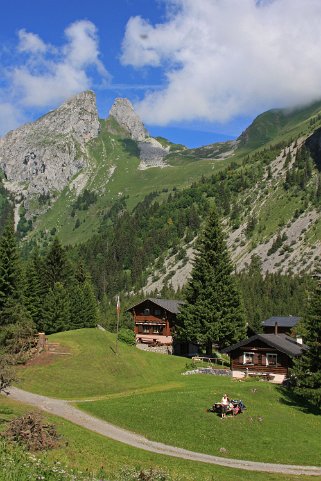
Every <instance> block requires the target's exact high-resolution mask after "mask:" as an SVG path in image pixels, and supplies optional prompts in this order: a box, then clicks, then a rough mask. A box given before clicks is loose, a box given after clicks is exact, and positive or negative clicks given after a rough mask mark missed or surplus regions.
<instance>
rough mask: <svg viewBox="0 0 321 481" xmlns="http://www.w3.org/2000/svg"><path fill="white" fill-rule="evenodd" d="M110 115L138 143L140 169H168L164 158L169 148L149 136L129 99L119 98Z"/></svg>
mask: <svg viewBox="0 0 321 481" xmlns="http://www.w3.org/2000/svg"><path fill="white" fill-rule="evenodd" d="M109 115H110V116H111V117H114V119H115V120H116V121H117V123H118V124H119V125H120V126H121V127H122V129H124V130H125V131H126V132H128V134H129V136H130V138H131V139H132V140H135V141H136V142H137V144H138V148H139V152H140V165H139V168H140V169H141V170H144V169H147V168H149V167H166V163H165V162H164V157H165V156H166V155H167V154H168V152H169V148H168V147H163V146H162V144H161V143H160V142H158V140H156V139H154V138H152V137H150V136H149V133H148V131H147V130H146V128H145V126H144V124H143V122H142V121H141V119H140V117H139V116H138V114H137V113H136V112H135V110H134V107H133V105H132V103H131V102H130V101H129V100H128V99H125V98H124V99H121V98H117V99H116V100H115V102H114V104H113V106H112V108H111V109H110V112H109Z"/></svg>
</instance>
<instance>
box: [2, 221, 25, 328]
mask: <svg viewBox="0 0 321 481" xmlns="http://www.w3.org/2000/svg"><path fill="white" fill-rule="evenodd" d="M22 289H23V280H22V272H21V266H20V259H19V252H18V246H17V240H16V236H15V232H14V224H13V219H12V218H10V219H9V220H8V221H7V224H6V227H5V229H4V232H3V234H2V237H1V239H0V313H1V311H4V309H5V308H8V304H9V303H10V305H12V304H13V303H18V302H20V300H21V299H22ZM5 317H6V316H1V319H0V324H6V323H7V322H6V319H5Z"/></svg>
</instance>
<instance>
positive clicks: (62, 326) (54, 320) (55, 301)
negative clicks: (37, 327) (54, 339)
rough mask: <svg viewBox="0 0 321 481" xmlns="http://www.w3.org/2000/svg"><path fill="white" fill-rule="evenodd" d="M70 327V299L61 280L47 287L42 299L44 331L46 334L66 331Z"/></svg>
mask: <svg viewBox="0 0 321 481" xmlns="http://www.w3.org/2000/svg"><path fill="white" fill-rule="evenodd" d="M69 328H70V301H69V296H68V292H67V290H66V289H65V287H64V286H63V284H62V283H61V282H56V283H55V284H54V286H53V287H52V288H51V289H49V291H48V293H47V295H46V297H45V299H44V331H45V332H46V333H47V334H52V333H54V332H60V331H67V330H68V329H69Z"/></svg>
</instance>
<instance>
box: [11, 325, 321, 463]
mask: <svg viewBox="0 0 321 481" xmlns="http://www.w3.org/2000/svg"><path fill="white" fill-rule="evenodd" d="M50 341H54V342H60V343H61V344H62V345H63V346H65V347H66V348H68V349H69V350H70V353H71V354H70V355H65V356H61V357H60V356H57V358H59V359H57V360H56V359H55V360H54V362H52V363H51V364H48V365H36V366H29V367H26V368H22V369H21V371H20V374H21V378H22V380H21V382H20V383H19V387H21V388H23V389H26V390H30V391H32V392H36V393H40V394H44V395H49V396H53V397H58V398H65V399H71V400H77V401H78V402H76V404H77V405H78V406H79V407H80V408H81V409H84V410H86V411H88V412H90V413H92V414H93V415H95V416H97V417H101V418H102V419H106V420H108V421H110V422H112V423H114V424H116V425H119V426H122V427H125V428H128V429H130V430H132V431H135V432H137V433H141V434H143V435H145V436H147V437H148V438H150V439H152V440H156V441H162V442H164V443H166V444H171V445H174V446H180V447H184V448H187V449H191V450H194V451H199V452H205V453H208V454H214V455H220V452H219V450H220V448H222V447H223V448H225V449H226V450H227V453H226V456H228V457H234V458H239V459H249V460H257V461H266V462H278V463H288V464H291V463H293V464H305V465H309V464H311V465H320V464H321V462H320V438H321V416H320V415H316V414H313V413H311V412H304V411H303V410H302V409H301V408H300V407H298V406H297V405H295V403H293V402H292V401H291V400H289V399H287V398H286V397H285V394H284V393H283V392H282V390H280V388H279V387H278V386H275V385H273V384H269V383H264V382H257V381H250V382H238V381H234V380H232V379H230V378H226V377H219V376H211V375H199V376H182V375H181V372H182V371H183V370H184V367H185V364H186V359H184V358H177V357H174V356H164V355H161V354H153V353H147V352H142V351H140V350H138V349H136V348H135V347H128V346H126V345H124V344H122V343H120V345H119V347H120V349H119V355H118V356H115V354H114V351H113V349H114V346H115V344H114V342H115V336H114V335H113V334H110V333H104V332H101V331H98V330H96V329H83V330H79V331H69V332H65V333H59V334H55V335H53V336H50ZM224 392H227V393H228V394H229V395H230V396H231V397H233V398H235V399H242V400H243V401H244V403H245V404H246V405H247V407H248V409H247V410H246V411H245V412H244V413H243V414H241V415H239V416H237V417H235V418H234V419H233V418H227V419H221V418H219V417H217V416H216V415H215V414H212V413H207V412H206V408H208V407H210V406H211V405H212V403H213V402H215V401H218V400H220V399H221V397H222V394H223V393H224ZM85 401H86V402H85Z"/></svg>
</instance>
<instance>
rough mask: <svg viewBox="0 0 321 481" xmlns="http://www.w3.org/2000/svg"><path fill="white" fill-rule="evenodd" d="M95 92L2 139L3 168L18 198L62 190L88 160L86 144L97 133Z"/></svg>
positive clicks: (80, 96)
mask: <svg viewBox="0 0 321 481" xmlns="http://www.w3.org/2000/svg"><path fill="white" fill-rule="evenodd" d="M99 128H100V124H99V120H98V113H97V107H96V98H95V94H94V93H93V92H91V91H87V92H83V93H80V94H78V95H76V96H74V97H72V98H71V99H69V100H67V101H66V102H65V103H64V104H62V105H61V107H59V108H58V109H56V110H54V111H52V112H49V113H48V114H46V115H44V116H43V117H41V118H40V119H38V120H37V121H36V122H32V123H29V124H26V125H23V126H22V127H20V128H18V129H16V130H14V131H11V132H9V133H8V134H6V135H5V136H4V137H3V138H1V139H0V168H1V169H2V170H3V172H4V174H5V177H6V187H7V189H8V190H9V191H11V192H12V193H13V194H14V195H15V196H16V198H17V199H21V198H26V199H28V198H30V197H32V196H33V195H40V194H48V193H51V192H53V191H62V190H63V189H64V187H65V186H66V185H67V184H68V183H69V181H70V180H71V178H72V177H73V176H74V175H75V174H77V173H78V172H79V171H80V170H81V169H82V168H83V167H84V166H85V165H86V163H87V157H86V148H85V146H86V144H87V142H88V141H89V140H91V139H93V138H95V137H97V135H98V133H99Z"/></svg>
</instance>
